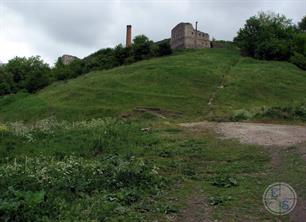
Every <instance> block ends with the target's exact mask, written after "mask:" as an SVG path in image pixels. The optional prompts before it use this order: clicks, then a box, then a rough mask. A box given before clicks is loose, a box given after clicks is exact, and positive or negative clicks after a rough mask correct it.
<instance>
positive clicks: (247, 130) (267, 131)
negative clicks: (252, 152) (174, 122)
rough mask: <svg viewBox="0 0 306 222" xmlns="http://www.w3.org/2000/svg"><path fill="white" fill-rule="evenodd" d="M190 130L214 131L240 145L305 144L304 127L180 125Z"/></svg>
mask: <svg viewBox="0 0 306 222" xmlns="http://www.w3.org/2000/svg"><path fill="white" fill-rule="evenodd" d="M180 126H183V127H187V128H190V129H191V130H214V131H215V132H216V133H217V134H218V135H219V137H220V138H224V139H237V140H239V141H240V142H241V143H246V144H256V145H261V146H280V147H288V146H293V145H296V144H299V143H303V142H306V126H292V125H279V124H262V123H238V122H225V123H212V122H197V123H182V124H180Z"/></svg>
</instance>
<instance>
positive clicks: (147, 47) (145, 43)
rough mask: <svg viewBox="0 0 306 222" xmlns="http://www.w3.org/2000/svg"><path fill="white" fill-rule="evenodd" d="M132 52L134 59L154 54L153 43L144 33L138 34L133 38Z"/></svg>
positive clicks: (137, 59) (146, 57) (145, 57)
mask: <svg viewBox="0 0 306 222" xmlns="http://www.w3.org/2000/svg"><path fill="white" fill-rule="evenodd" d="M132 48H133V54H134V59H135V60H136V61H139V60H143V59H148V58H150V57H152V56H154V43H153V41H151V40H149V38H148V37H146V36H145V35H138V36H136V37H135V38H134V39H133V45H132Z"/></svg>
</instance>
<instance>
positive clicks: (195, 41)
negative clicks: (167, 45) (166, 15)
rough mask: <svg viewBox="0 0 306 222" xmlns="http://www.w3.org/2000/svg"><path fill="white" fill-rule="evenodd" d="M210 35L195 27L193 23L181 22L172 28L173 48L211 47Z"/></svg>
mask: <svg viewBox="0 0 306 222" xmlns="http://www.w3.org/2000/svg"><path fill="white" fill-rule="evenodd" d="M210 47H211V45H210V41H209V35H208V34H207V33H204V32H201V31H198V30H197V29H194V28H193V26H192V24H191V23H184V22H181V23H179V24H177V25H176V26H175V27H174V28H173V29H172V30H171V48H172V49H186V48H210Z"/></svg>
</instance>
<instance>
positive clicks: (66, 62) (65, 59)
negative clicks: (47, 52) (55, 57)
mask: <svg viewBox="0 0 306 222" xmlns="http://www.w3.org/2000/svg"><path fill="white" fill-rule="evenodd" d="M76 59H79V58H78V57H76V56H72V55H63V56H62V57H61V61H62V63H63V64H64V65H69V64H70V63H71V62H73V61H74V60H76Z"/></svg>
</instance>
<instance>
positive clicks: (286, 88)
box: [0, 49, 306, 121]
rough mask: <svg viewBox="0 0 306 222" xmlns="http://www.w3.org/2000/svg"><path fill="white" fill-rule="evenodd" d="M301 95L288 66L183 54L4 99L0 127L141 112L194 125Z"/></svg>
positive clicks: (301, 76)
mask: <svg viewBox="0 0 306 222" xmlns="http://www.w3.org/2000/svg"><path fill="white" fill-rule="evenodd" d="M223 85H224V87H220V86H223ZM305 95H306V72H304V71H301V70H299V69H298V68H296V67H295V66H293V65H291V64H289V63H286V62H266V61H258V60H254V59H251V58H242V57H240V55H239V53H238V52H237V51H236V50H233V49H201V50H187V51H183V52H180V53H178V54H176V55H173V56H169V57H163V58H157V59H151V60H147V61H142V62H139V63H136V64H133V65H129V66H122V67H119V68H115V69H112V70H107V71H98V72H92V73H89V74H87V75H84V76H81V77H79V78H77V79H73V80H70V81H67V82H57V83H55V84H53V85H51V86H49V87H47V88H45V89H44V90H42V91H40V92H38V93H37V94H35V95H21V94H20V95H14V96H8V97H3V98H1V99H0V106H1V107H0V120H2V121H14V120H25V121H31V120H36V119H42V118H46V117H49V116H55V117H57V118H58V119H67V120H78V119H89V118H97V117H105V116H120V115H136V113H135V108H139V107H151V108H159V109H160V111H159V112H160V113H161V114H162V115H164V116H169V117H170V116H171V117H175V118H179V119H180V120H187V119H190V120H199V119H207V118H212V117H223V116H227V115H230V114H231V113H232V112H234V111H235V110H239V109H247V110H252V109H258V108H260V107H261V106H272V105H282V104H288V103H291V102H294V101H296V102H301V101H303V99H304V98H305ZM210 100H212V103H211V105H208V102H209V101H210Z"/></svg>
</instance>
